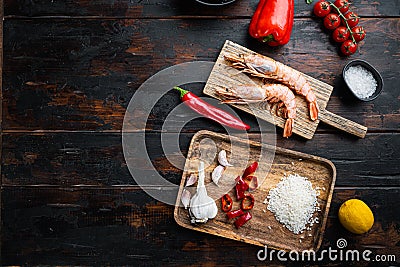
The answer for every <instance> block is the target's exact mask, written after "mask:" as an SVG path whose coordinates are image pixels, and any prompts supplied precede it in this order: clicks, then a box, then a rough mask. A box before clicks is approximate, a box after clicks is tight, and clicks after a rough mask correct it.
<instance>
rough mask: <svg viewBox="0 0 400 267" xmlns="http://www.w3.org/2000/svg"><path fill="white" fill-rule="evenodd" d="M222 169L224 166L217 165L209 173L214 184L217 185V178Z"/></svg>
mask: <svg viewBox="0 0 400 267" xmlns="http://www.w3.org/2000/svg"><path fill="white" fill-rule="evenodd" d="M224 170H225V167H224V166H221V165H218V166H217V167H215V169H214V170H213V172H212V173H211V178H212V180H213V182H214V184H216V185H218V182H219V179H221V177H222V173H223V172H224Z"/></svg>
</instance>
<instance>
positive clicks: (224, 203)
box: [221, 194, 233, 212]
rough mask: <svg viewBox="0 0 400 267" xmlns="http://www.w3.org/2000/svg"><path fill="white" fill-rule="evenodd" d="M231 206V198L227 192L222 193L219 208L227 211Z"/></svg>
mask: <svg viewBox="0 0 400 267" xmlns="http://www.w3.org/2000/svg"><path fill="white" fill-rule="evenodd" d="M232 206H233V201H232V198H231V197H230V196H229V195H228V194H225V195H223V196H222V198H221V209H222V210H223V211H224V212H228V211H230V210H231V209H232Z"/></svg>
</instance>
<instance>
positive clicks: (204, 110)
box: [174, 86, 250, 130]
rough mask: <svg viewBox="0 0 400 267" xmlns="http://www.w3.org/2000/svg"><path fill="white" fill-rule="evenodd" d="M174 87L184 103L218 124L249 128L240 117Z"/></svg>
mask: <svg viewBox="0 0 400 267" xmlns="http://www.w3.org/2000/svg"><path fill="white" fill-rule="evenodd" d="M174 89H176V90H178V91H179V92H180V93H181V100H182V101H183V103H185V104H186V105H187V106H188V107H189V108H191V109H192V110H194V111H196V112H197V113H199V114H201V115H203V116H204V117H207V118H209V119H212V120H214V121H216V122H219V123H220V124H223V125H226V126H229V127H231V128H233V129H238V130H249V129H250V126H249V125H247V124H246V123H244V122H243V121H241V120H240V119H238V118H236V117H235V116H232V115H231V114H229V113H227V112H225V111H223V110H222V109H220V108H217V107H214V106H212V105H210V104H208V103H207V102H205V101H203V100H202V99H201V98H199V97H198V96H197V95H195V94H193V93H191V92H189V91H186V90H184V89H182V88H180V87H177V86H175V87H174Z"/></svg>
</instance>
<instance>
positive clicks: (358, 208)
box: [339, 199, 374, 234]
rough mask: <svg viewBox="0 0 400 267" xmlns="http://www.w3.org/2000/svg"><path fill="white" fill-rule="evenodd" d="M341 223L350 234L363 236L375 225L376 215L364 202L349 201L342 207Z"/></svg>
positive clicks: (340, 213)
mask: <svg viewBox="0 0 400 267" xmlns="http://www.w3.org/2000/svg"><path fill="white" fill-rule="evenodd" d="M339 221H340V223H341V224H342V225H343V227H344V228H346V229H347V230H349V231H350V232H352V233H355V234H363V233H366V232H368V231H369V229H371V227H372V225H373V224H374V215H373V214H372V211H371V209H370V208H369V207H368V206H367V204H365V203H364V202H363V201H361V200H359V199H349V200H347V201H346V202H344V203H343V204H342V206H340V209H339Z"/></svg>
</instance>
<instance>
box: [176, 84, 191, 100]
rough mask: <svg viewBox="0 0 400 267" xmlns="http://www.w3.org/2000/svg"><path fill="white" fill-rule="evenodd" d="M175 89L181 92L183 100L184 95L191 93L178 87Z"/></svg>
mask: <svg viewBox="0 0 400 267" xmlns="http://www.w3.org/2000/svg"><path fill="white" fill-rule="evenodd" d="M174 89H175V90H178V91H179V93H180V97H181V98H182V97H183V96H184V95H186V94H187V93H189V91H187V90H185V89H182V88H180V87H178V86H175V87H174Z"/></svg>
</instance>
